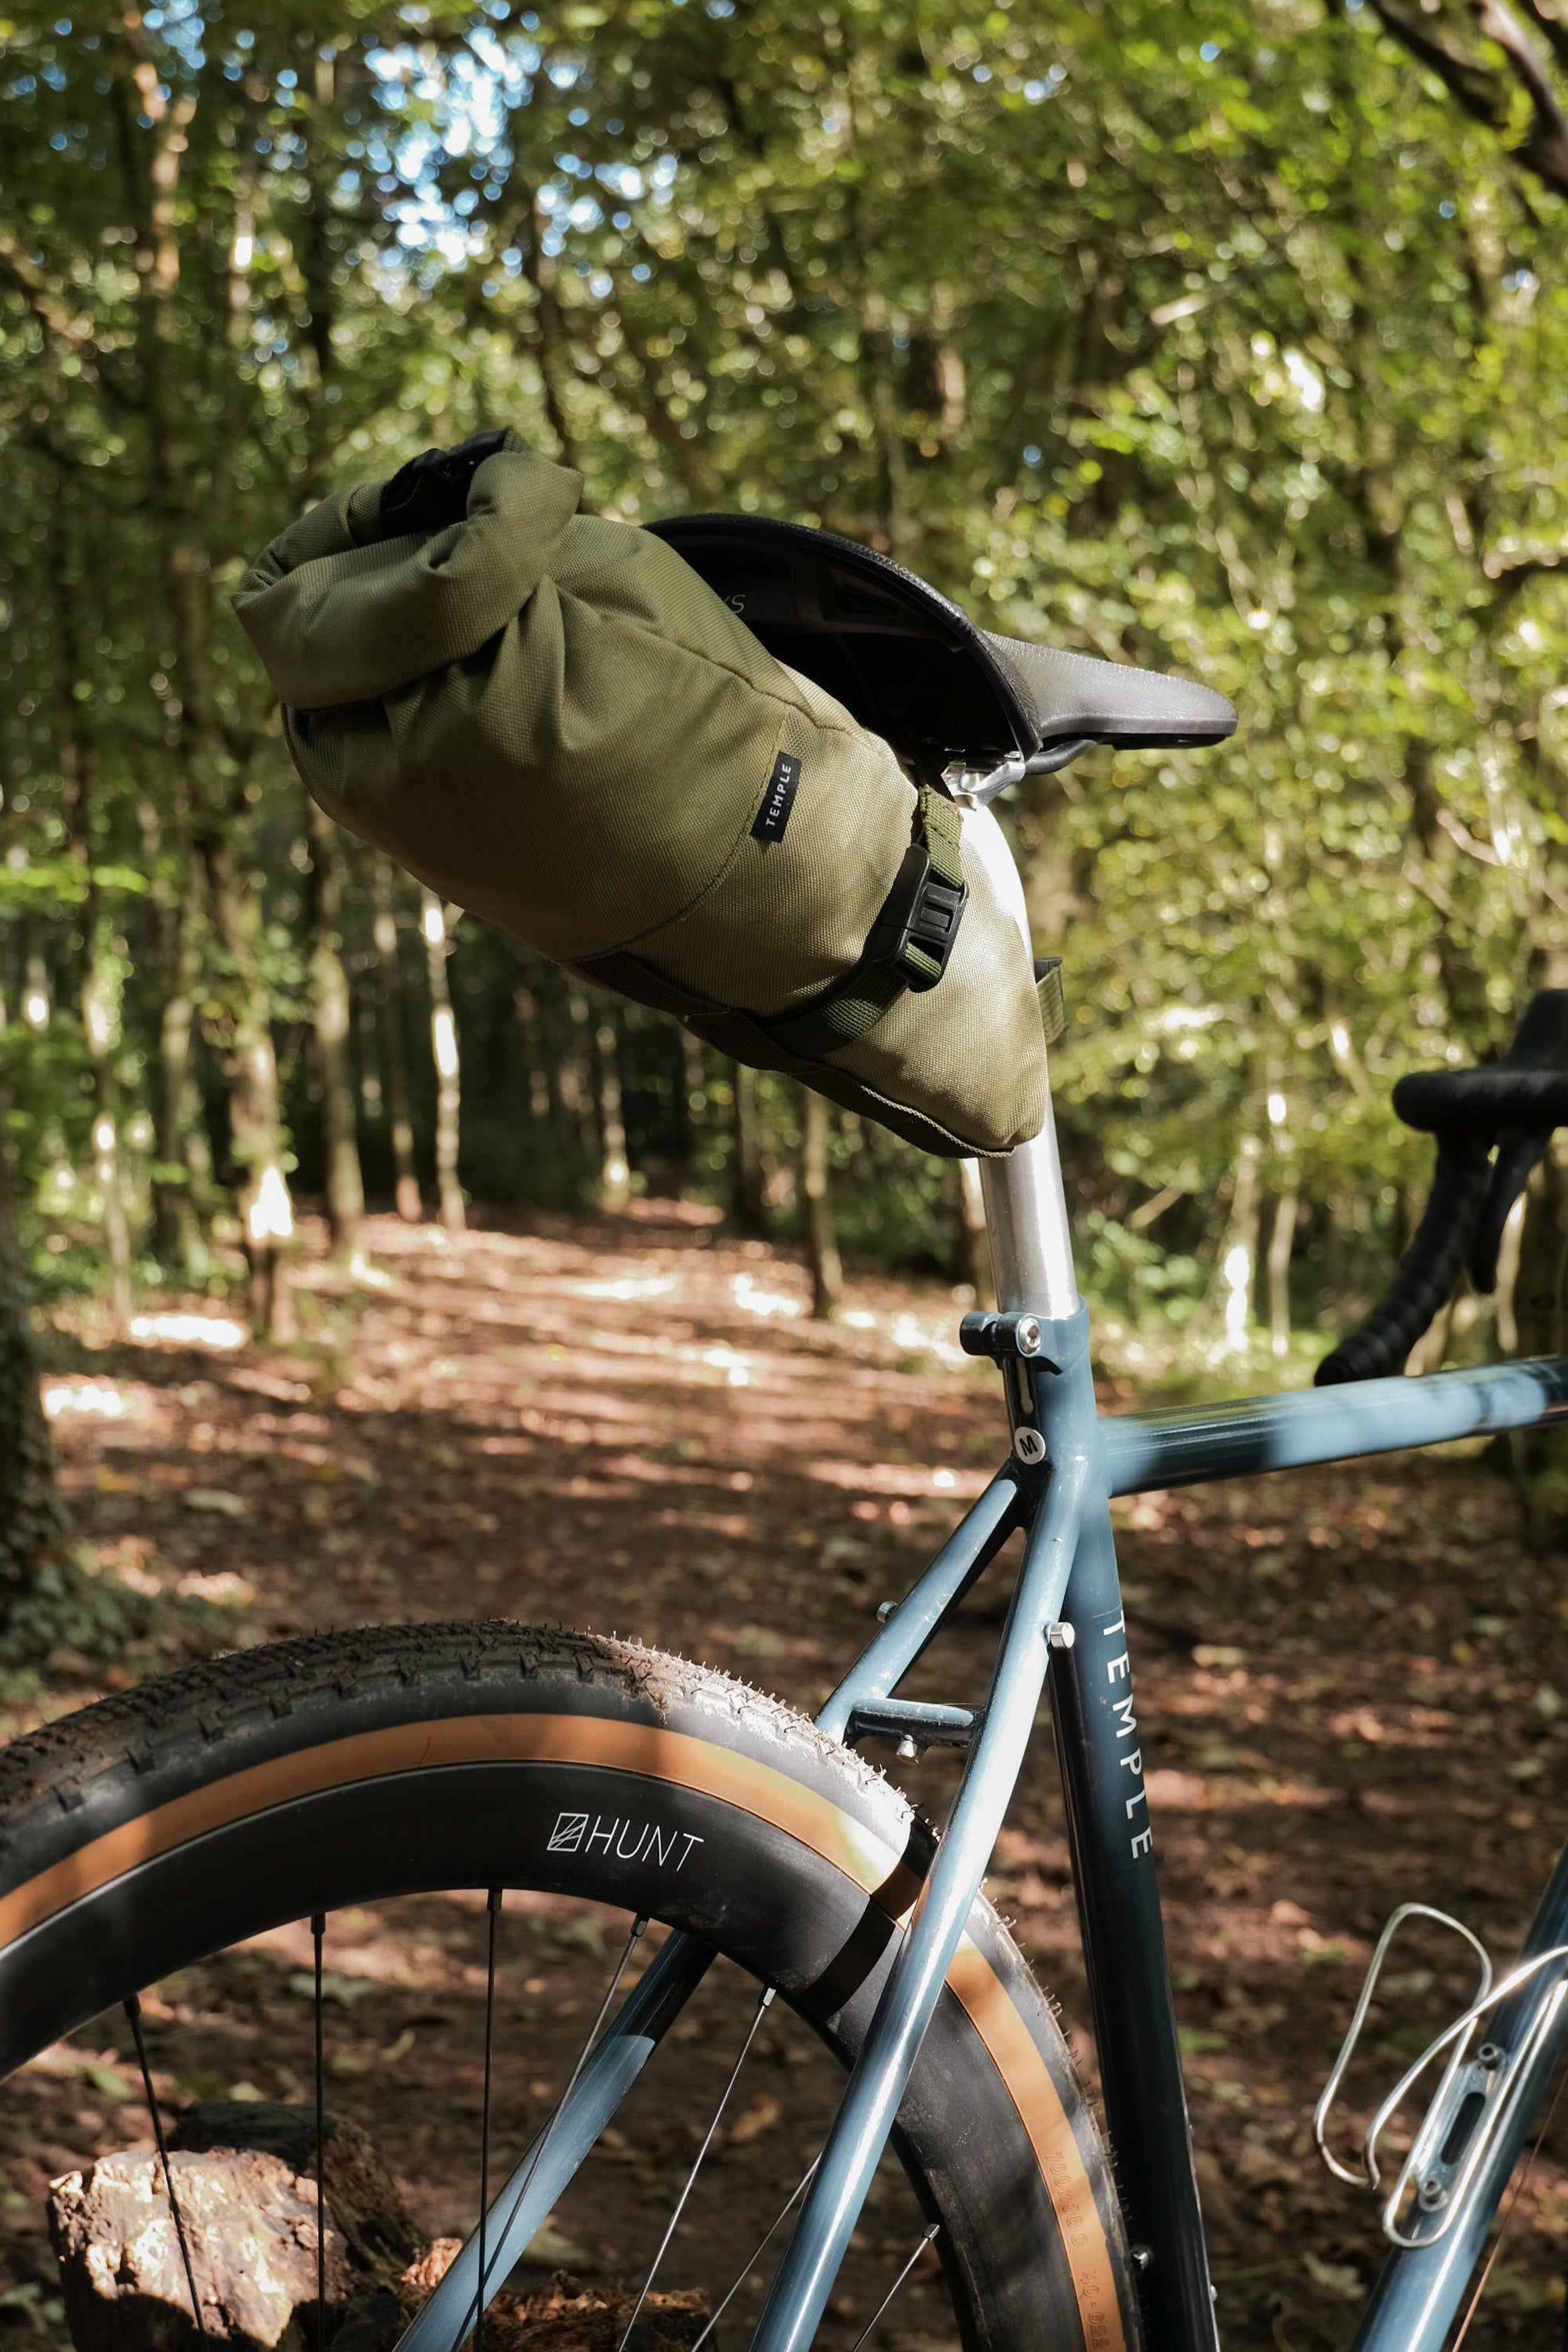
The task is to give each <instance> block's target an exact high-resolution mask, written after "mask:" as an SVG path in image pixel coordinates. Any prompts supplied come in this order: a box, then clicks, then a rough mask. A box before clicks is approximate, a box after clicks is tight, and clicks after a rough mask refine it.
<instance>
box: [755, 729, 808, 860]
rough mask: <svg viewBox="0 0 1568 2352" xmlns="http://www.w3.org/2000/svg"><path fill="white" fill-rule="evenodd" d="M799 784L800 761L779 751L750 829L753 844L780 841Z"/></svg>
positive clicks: (792, 755)
mask: <svg viewBox="0 0 1568 2352" xmlns="http://www.w3.org/2000/svg"><path fill="white" fill-rule="evenodd" d="M799 783H800V761H798V760H797V759H796V758H795V754H794V752H793V751H781V752H780V753H779V755H778V758H777V759H776V760H775V761H773V774H772V775H771V776H770V777H769V778H768V796H767V798H766V800H765V801H764V802H763V805H762V807H761V809H760V810H759V811H758V813H757V821H756V823H755V824H754V825H753V826H752V840H753V841H782V840H783V839H784V827H785V825H786V824H788V823H789V813H790V811H791V809H792V808H794V806H795V792H796V790H797V788H798V786H799Z"/></svg>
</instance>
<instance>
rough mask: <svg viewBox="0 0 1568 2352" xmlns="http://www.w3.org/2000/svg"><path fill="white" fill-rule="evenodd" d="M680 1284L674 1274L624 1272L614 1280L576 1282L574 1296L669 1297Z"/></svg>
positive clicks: (573, 1288) (573, 1289)
mask: <svg viewBox="0 0 1568 2352" xmlns="http://www.w3.org/2000/svg"><path fill="white" fill-rule="evenodd" d="M677 1286H678V1279H677V1276H674V1275H673V1274H623V1275H620V1276H617V1277H616V1280H615V1281H614V1282H574V1284H573V1285H572V1296H573V1297H574V1298H624V1299H628V1300H629V1299H636V1298H668V1296H669V1294H670V1292H671V1291H672V1290H674V1289H675V1288H676V1287H677Z"/></svg>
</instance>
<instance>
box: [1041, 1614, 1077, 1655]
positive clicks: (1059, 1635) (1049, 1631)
mask: <svg viewBox="0 0 1568 2352" xmlns="http://www.w3.org/2000/svg"><path fill="white" fill-rule="evenodd" d="M1077 1640H1078V1627H1077V1626H1076V1625H1069V1624H1068V1622H1067V1620H1066V1619H1065V1618H1062V1617H1058V1620H1057V1622H1056V1623H1055V1624H1054V1625H1047V1627H1046V1641H1047V1645H1048V1646H1049V1647H1050V1648H1051V1649H1053V1650H1070V1649H1071V1648H1072V1645H1073V1643H1075V1642H1076V1641H1077Z"/></svg>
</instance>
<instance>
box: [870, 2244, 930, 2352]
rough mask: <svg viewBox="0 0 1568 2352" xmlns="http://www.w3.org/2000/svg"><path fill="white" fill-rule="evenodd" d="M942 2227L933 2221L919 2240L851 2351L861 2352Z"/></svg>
mask: <svg viewBox="0 0 1568 2352" xmlns="http://www.w3.org/2000/svg"><path fill="white" fill-rule="evenodd" d="M941 2228H942V2223H941V2222H940V2221H933V2222H932V2223H931V2228H930V2229H929V2230H928V2231H926V2233H925V2235H924V2237H923V2238H921V2240H920V2241H919V2242H918V2243H917V2245H916V2247H915V2250H914V2252H913V2253H912V2254H911V2255H910V2258H909V2261H908V2262H907V2263H905V2264H904V2267H903V2269H902V2270H901V2271H900V2273H899V2275H898V2277H897V2278H896V2279H895V2280H894V2281H893V2284H892V2285H891V2286H890V2287H889V2289H888V2292H887V2294H885V2295H884V2296H883V2297H882V2300H881V2302H880V2303H879V2305H877V2308H876V2310H875V2311H874V2312H873V2313H872V2314H871V2316H870V2318H869V2319H868V2321H867V2322H866V2325H865V2326H864V2327H863V2328H862V2329H861V2330H860V2333H859V2335H858V2336H857V2337H856V2338H855V2341H854V2343H853V2344H852V2345H851V2346H850V2347H849V2352H860V2347H861V2345H862V2344H864V2342H865V2341H866V2338H867V2336H869V2334H870V2333H871V2330H872V2329H873V2327H875V2326H876V2325H877V2322H878V2321H879V2319H880V2318H881V2316H882V2314H883V2313H884V2312H885V2311H886V2310H887V2308H888V2305H889V2304H890V2303H891V2302H892V2300H893V2297H894V2296H895V2295H896V2294H897V2293H898V2291H899V2289H900V2287H901V2286H902V2284H903V2283H904V2281H905V2280H906V2279H907V2278H908V2276H909V2274H910V2272H911V2271H912V2270H913V2268H914V2266H915V2264H916V2263H918V2262H919V2260H920V2258H921V2255H922V2254H923V2253H924V2252H925V2250H926V2248H927V2247H928V2246H929V2245H930V2244H931V2242H932V2241H933V2240H934V2238H935V2237H936V2234H937V2232H938V2231H939V2230H940V2229H941Z"/></svg>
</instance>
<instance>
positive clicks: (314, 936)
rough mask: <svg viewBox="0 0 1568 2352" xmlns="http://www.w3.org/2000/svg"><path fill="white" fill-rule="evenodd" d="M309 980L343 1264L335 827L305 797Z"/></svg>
mask: <svg viewBox="0 0 1568 2352" xmlns="http://www.w3.org/2000/svg"><path fill="white" fill-rule="evenodd" d="M310 858H311V866H312V873H311V882H312V888H311V893H310V899H311V904H310V934H311V936H310V982H311V988H312V992H313V995H314V1012H315V1024H316V1055H317V1061H318V1064H319V1067H320V1072H321V1141H322V1146H323V1150H324V1152H325V1157H326V1180H327V1223H328V1226H329V1228H330V1230H331V1237H332V1255H333V1257H334V1258H335V1259H336V1260H337V1261H338V1262H339V1264H340V1265H346V1264H347V1263H348V1262H349V1260H350V1259H351V1258H352V1257H353V1254H354V1252H355V1250H356V1249H357V1248H358V1246H359V1229H360V1223H361V1221H362V1219H363V1216H364V1180H363V1176H362V1174H361V1172H360V1164H359V1134H358V1124H357V1121H356V1119H355V1118H354V1090H353V1071H352V1070H351V1068H350V1066H349V976H348V974H347V972H346V971H344V970H343V961H342V932H341V928H340V927H341V925H342V901H343V870H342V856H341V854H340V851H339V848H338V843H337V827H336V826H335V825H334V824H333V823H332V821H331V817H329V816H328V815H327V814H325V812H324V811H323V810H321V809H319V808H318V807H317V806H316V803H315V802H314V801H312V802H310Z"/></svg>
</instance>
